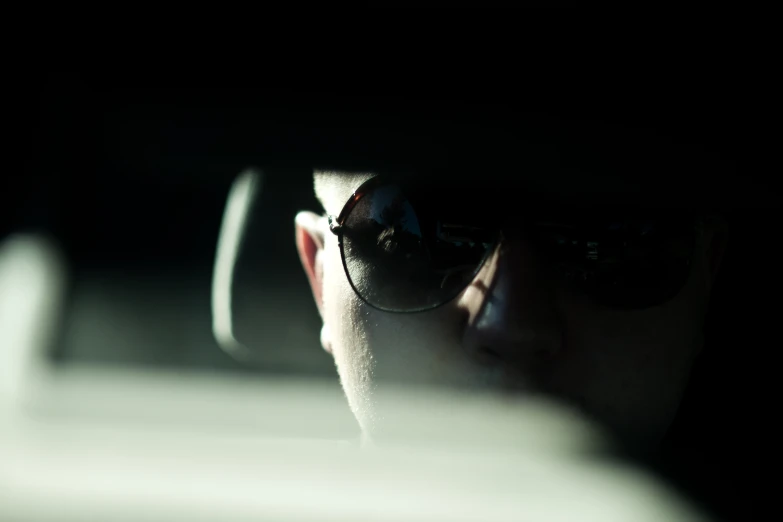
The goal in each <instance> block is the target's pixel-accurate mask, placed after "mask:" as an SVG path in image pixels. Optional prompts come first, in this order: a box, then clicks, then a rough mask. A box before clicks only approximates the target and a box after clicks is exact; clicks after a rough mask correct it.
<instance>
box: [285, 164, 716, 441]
mask: <svg viewBox="0 0 783 522" xmlns="http://www.w3.org/2000/svg"><path fill="white" fill-rule="evenodd" d="M372 177H373V175H372V174H335V173H331V174H317V175H316V192H317V196H318V197H319V199H320V200H321V202H322V203H323V205H324V208H325V210H326V213H327V214H328V215H332V216H338V215H339V214H340V212H341V210H342V208H343V207H344V205H345V204H346V202H347V201H348V200H349V198H350V197H351V195H352V193H353V191H354V190H355V189H356V188H357V187H359V186H360V185H361V184H362V183H363V182H364V181H367V180H368V179H371V178H372ZM702 232H703V233H702V234H700V235H698V234H697V239H696V242H695V246H694V249H693V253H692V257H691V258H690V262H691V265H690V268H689V272H688V276H687V281H685V283H684V284H683V286H682V288H681V289H680V290H679V292H678V293H677V294H676V295H675V297H673V298H671V299H668V300H666V301H665V302H664V303H662V304H657V305H655V306H649V307H643V308H639V307H636V308H622V307H617V306H609V305H606V304H601V303H599V302H596V300H595V299H592V298H591V297H590V296H589V295H587V294H585V293H583V292H578V291H573V290H572V289H570V287H567V286H566V285H563V284H560V283H559V282H558V281H557V280H556V279H552V278H550V277H548V276H547V275H546V274H548V273H549V269H550V267H549V266H548V264H550V261H549V260H548V259H547V258H546V256H545V255H543V254H541V251H540V250H539V249H538V248H536V246H535V245H534V244H533V243H532V241H531V240H530V239H529V238H528V237H526V236H525V235H520V236H514V237H513V238H508V239H504V240H501V241H500V242H499V243H498V244H496V245H494V246H493V247H492V249H491V251H488V255H487V257H486V260H485V261H484V263H483V264H481V265H480V269H479V270H478V272H477V273H476V274H475V276H474V277H473V278H472V280H471V281H470V283H469V284H468V285H467V286H466V287H465V288H464V289H462V290H461V291H460V292H459V293H458V295H456V297H454V298H453V299H450V300H448V301H447V302H445V303H444V304H442V305H441V306H438V307H435V308H433V309H431V310H427V311H422V312H416V313H394V312H388V311H382V310H379V309H378V308H376V307H373V306H370V305H369V304H368V303H367V302H365V300H363V299H361V298H360V297H359V295H357V292H356V291H355V290H354V288H353V287H352V285H351V284H350V282H349V279H348V277H347V276H346V270H345V268H344V264H343V259H342V255H341V249H340V246H339V244H338V236H337V235H335V234H333V233H331V232H330V230H329V227H328V224H327V221H326V218H325V217H324V216H317V215H315V214H312V213H302V214H300V215H299V216H298V217H297V243H298V247H299V251H300V255H301V257H302V261H303V264H304V266H305V269H306V271H307V273H308V276H309V278H310V281H311V284H312V286H313V291H314V295H315V297H316V302H317V304H318V307H319V311H320V313H321V316H322V318H323V323H324V327H323V331H322V336H321V340H322V344H323V346H324V348H325V349H326V350H327V351H329V352H330V353H331V354H333V356H334V359H335V362H336V366H337V370H338V373H339V375H340V379H341V382H342V385H343V388H344V389H345V393H346V395H347V397H348V401H349V403H350V406H351V409H352V410H353V412H354V414H355V416H356V418H357V419H358V421H359V423H360V425H361V426H362V428H363V429H364V430H365V431H367V432H369V433H373V432H374V431H377V430H380V429H381V426H382V424H383V423H382V419H383V405H382V404H379V403H378V402H377V401H376V400H375V399H376V394H375V390H376V389H377V386H378V384H379V383H383V382H387V381H394V382H405V383H416V384H427V385H443V386H447V387H458V388H467V389H490V390H498V391H502V392H508V393H510V394H512V395H516V394H522V395H524V394H538V393H542V394H545V395H546V396H552V397H556V398H559V399H562V400H563V401H564V402H565V403H566V404H569V405H572V406H575V407H576V408H578V409H579V410H581V411H583V412H584V413H586V414H587V415H588V416H590V417H592V418H595V419H597V420H599V421H600V422H601V423H603V424H604V425H606V426H607V427H609V428H610V429H612V430H613V431H614V432H615V433H616V434H618V435H619V436H620V437H622V438H624V439H625V440H626V441H628V442H630V443H632V444H634V445H637V444H641V445H643V446H649V445H652V444H654V443H655V442H656V441H657V440H658V439H660V437H661V436H662V435H663V434H664V432H665V430H666V429H667V428H668V426H669V424H670V422H671V420H672V419H673V417H674V415H675V413H676V411H677V408H678V405H679V402H680V399H681V396H682V393H683V390H684V387H685V385H686V382H687V380H688V376H689V372H690V369H691V366H692V364H693V362H694V359H695V357H696V356H697V354H698V352H699V350H700V349H701V331H702V323H703V319H704V314H705V311H706V304H707V300H708V295H709V290H710V286H711V284H712V280H713V278H714V276H715V272H716V268H717V262H718V260H719V257H720V250H721V249H720V247H719V246H716V245H718V244H719V241H717V240H715V239H714V238H716V237H717V236H716V235H715V234H714V233H713V231H712V230H711V229H710V227H709V226H707V227H705V228H704V229H703V230H702ZM400 277H406V276H405V275H401V276H400ZM400 283H404V281H400ZM354 286H356V285H354ZM399 288H402V289H405V291H406V292H408V291H409V290H408V289H407V287H405V286H404V285H402V286H400V287H399Z"/></svg>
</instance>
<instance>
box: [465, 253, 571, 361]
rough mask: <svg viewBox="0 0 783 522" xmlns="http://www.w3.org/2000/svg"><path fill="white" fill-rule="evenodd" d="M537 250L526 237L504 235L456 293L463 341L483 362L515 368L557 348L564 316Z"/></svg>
mask: <svg viewBox="0 0 783 522" xmlns="http://www.w3.org/2000/svg"><path fill="white" fill-rule="evenodd" d="M556 301H557V300H556V298H555V292H554V288H553V286H552V284H551V282H550V278H548V277H547V273H546V271H545V269H544V266H543V265H542V262H541V260H540V256H538V255H537V254H536V252H535V251H534V249H533V247H532V245H530V244H529V243H528V242H527V241H525V240H524V239H514V240H511V241H503V242H501V244H500V245H499V246H498V248H497V249H496V250H495V252H494V253H493V255H492V257H491V258H490V259H488V260H487V262H486V263H485V265H484V266H483V267H482V269H481V271H480V272H479V274H478V276H477V277H476V278H475V279H474V281H473V282H472V284H471V285H470V286H469V287H468V289H467V290H466V291H465V292H464V293H463V294H462V296H461V297H460V299H459V302H458V306H459V307H460V308H461V309H462V311H463V312H464V313H465V315H466V317H467V320H466V324H465V328H464V333H463V338H462V342H463V346H464V348H465V349H466V350H467V351H468V352H469V353H470V354H471V355H472V356H474V357H475V358H477V359H478V360H480V361H482V362H496V363H502V364H506V365H510V366H512V367H516V368H519V369H526V368H523V367H524V366H527V365H529V364H535V363H536V362H540V361H542V360H546V359H550V358H551V357H553V356H554V355H556V354H557V353H558V352H560V351H561V349H562V345H563V338H564V335H563V331H562V330H563V321H562V320H561V314H560V313H559V312H558V306H557V302H556Z"/></svg>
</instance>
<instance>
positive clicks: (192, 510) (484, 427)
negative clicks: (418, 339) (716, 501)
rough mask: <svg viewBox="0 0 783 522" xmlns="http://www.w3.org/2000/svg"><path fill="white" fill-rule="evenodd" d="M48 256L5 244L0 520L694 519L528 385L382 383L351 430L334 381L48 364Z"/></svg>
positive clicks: (21, 240) (53, 264)
mask: <svg viewBox="0 0 783 522" xmlns="http://www.w3.org/2000/svg"><path fill="white" fill-rule="evenodd" d="M59 259H60V258H59V256H58V254H57V251H56V249H55V248H54V247H53V246H52V245H50V244H49V243H47V242H45V241H43V240H41V239H40V238H35V237H12V238H10V239H9V240H7V241H6V243H5V244H3V245H2V246H1V247H0V290H1V291H0V357H1V358H0V370H2V372H3V373H2V382H0V385H2V387H0V390H2V392H0V393H1V394H0V462H2V466H0V520H3V521H49V520H57V521H70V520H73V521H77V520H78V521H88V520H95V521H99V520H100V521H104V520H113V521H123V520H128V521H131V520H132V521H138V520H167V521H174V520H188V521H201V520H204V521H206V520H236V521H238V520H268V519H275V520H428V521H433V520H530V521H537V520H547V521H555V520H564V521H565V520H582V521H602V522H608V521H615V520H616V521H624V522H626V521H648V520H649V521H660V520H669V521H695V520H704V518H702V517H701V516H700V515H699V514H698V513H696V512H695V511H694V510H693V509H692V508H691V507H689V506H688V505H687V504H686V503H684V502H683V501H682V500H681V499H680V498H679V497H678V496H677V495H676V494H674V493H673V492H672V491H671V490H669V489H668V488H666V487H664V486H663V485H661V484H659V483H657V482H656V481H654V480H653V479H652V478H650V477H649V476H646V475H645V474H643V473H641V472H640V471H638V470H636V469H633V468H632V467H630V466H627V465H625V464H622V463H619V462H617V461H616V460H612V459H610V458H609V457H608V456H607V455H608V454H607V453H606V452H605V451H604V450H605V449H606V446H605V442H604V441H603V439H602V438H601V436H600V435H599V434H598V433H596V432H595V431H593V430H592V429H591V428H589V427H588V426H587V425H585V424H584V423H582V422H581V421H580V420H579V419H578V418H576V417H574V416H572V415H570V414H568V413H567V412H562V411H560V410H559V409H558V408H556V407H555V406H553V405H548V404H544V403H539V402H537V401H530V402H529V403H526V404H518V403H515V402H510V401H502V400H499V399H497V398H494V397H490V396H473V395H470V396H468V395H456V394H453V393H447V392H445V391H433V390H411V389H407V390H394V389H385V390H379V394H381V396H382V400H384V401H385V402H386V403H387V404H388V411H390V412H391V413H390V414H389V416H388V417H387V418H386V419H385V422H384V426H385V427H386V430H385V433H384V435H385V438H384V439H383V440H381V441H374V442H370V441H362V442H360V441H344V440H341V439H340V437H341V434H343V433H344V426H343V424H342V423H343V422H344V418H345V410H346V405H345V401H344V397H342V395H341V394H340V393H339V392H338V391H337V390H335V387H334V386H333V383H331V382H329V383H326V382H320V381H318V380H316V379H309V380H301V379H300V380H297V379H291V378H281V377H277V378H273V379H272V378H265V379H263V380H262V379H259V378H258V377H252V376H249V375H245V376H237V375H229V374H219V373H218V374H207V373H196V372H188V373H183V372H176V371H161V370H151V369H148V370H141V369H139V370H127V369H118V368H115V369H109V368H106V367H100V366H92V367H91V366H88V365H84V364H72V365H67V366H55V365H52V364H51V363H50V362H49V361H48V359H47V357H46V346H48V345H49V344H50V343H51V341H52V339H51V338H52V336H53V335H55V330H54V325H55V324H56V323H57V321H58V312H59V311H58V306H59V298H60V295H61V290H62V287H63V281H64V277H65V276H64V274H65V270H64V267H63V266H62V263H61V262H60V261H59Z"/></svg>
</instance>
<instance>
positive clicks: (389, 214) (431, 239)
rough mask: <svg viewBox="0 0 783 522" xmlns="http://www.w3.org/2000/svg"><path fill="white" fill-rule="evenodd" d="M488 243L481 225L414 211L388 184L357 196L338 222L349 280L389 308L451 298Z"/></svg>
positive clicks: (419, 305)
mask: <svg viewBox="0 0 783 522" xmlns="http://www.w3.org/2000/svg"><path fill="white" fill-rule="evenodd" d="M493 244H494V237H493V236H492V234H491V233H489V232H488V231H487V230H486V229H484V228H482V227H480V226H476V225H475V224H470V223H460V222H459V221H454V220H450V219H448V217H447V216H444V215H439V214H438V213H437V212H432V211H430V212H427V213H422V212H419V211H417V209H416V208H414V205H413V203H412V201H411V199H409V198H408V197H407V196H406V194H405V192H404V191H403V190H402V188H400V187H399V186H397V185H391V184H390V185H381V186H379V187H376V188H375V189H374V190H372V191H371V192H369V193H368V194H366V195H364V196H363V197H362V198H361V199H359V201H358V202H357V203H356V205H355V207H354V208H353V209H352V210H351V212H350V214H349V215H348V217H347V219H346V220H345V222H344V223H343V244H342V248H343V257H344V260H345V268H346V271H347V273H348V278H349V280H350V281H351V284H352V285H353V287H354V289H355V290H356V292H357V293H358V294H359V296H360V297H361V298H362V299H364V300H365V301H366V302H367V303H369V304H370V305H372V306H374V307H376V308H380V309H382V310H389V311H419V310H426V309H429V308H433V307H435V306H438V305H440V304H443V303H445V302H447V301H449V300H450V299H452V298H454V297H455V296H456V295H457V294H459V293H460V292H461V291H462V290H463V289H464V288H465V287H466V286H467V285H468V284H469V283H470V281H471V280H472V279H473V277H474V276H475V274H476V272H477V271H478V269H479V268H480V267H481V263H482V262H483V260H484V258H485V257H486V254H487V253H488V252H489V250H490V249H491V248H492V246H493Z"/></svg>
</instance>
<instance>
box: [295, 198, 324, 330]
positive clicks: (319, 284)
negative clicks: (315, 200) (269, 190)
mask: <svg viewBox="0 0 783 522" xmlns="http://www.w3.org/2000/svg"><path fill="white" fill-rule="evenodd" d="M294 224H295V228H296V249H297V250H298V251H299V259H300V260H301V261H302V266H303V267H304V271H305V274H306V275H307V279H308V281H309V282H310V288H311V289H312V291H313V297H314V298H315V304H316V306H317V307H318V313H319V314H321V317H322V318H323V265H324V264H323V251H324V228H323V218H321V216H319V215H318V214H316V213H314V212H300V213H298V214H297V215H296V219H295V221H294Z"/></svg>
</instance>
